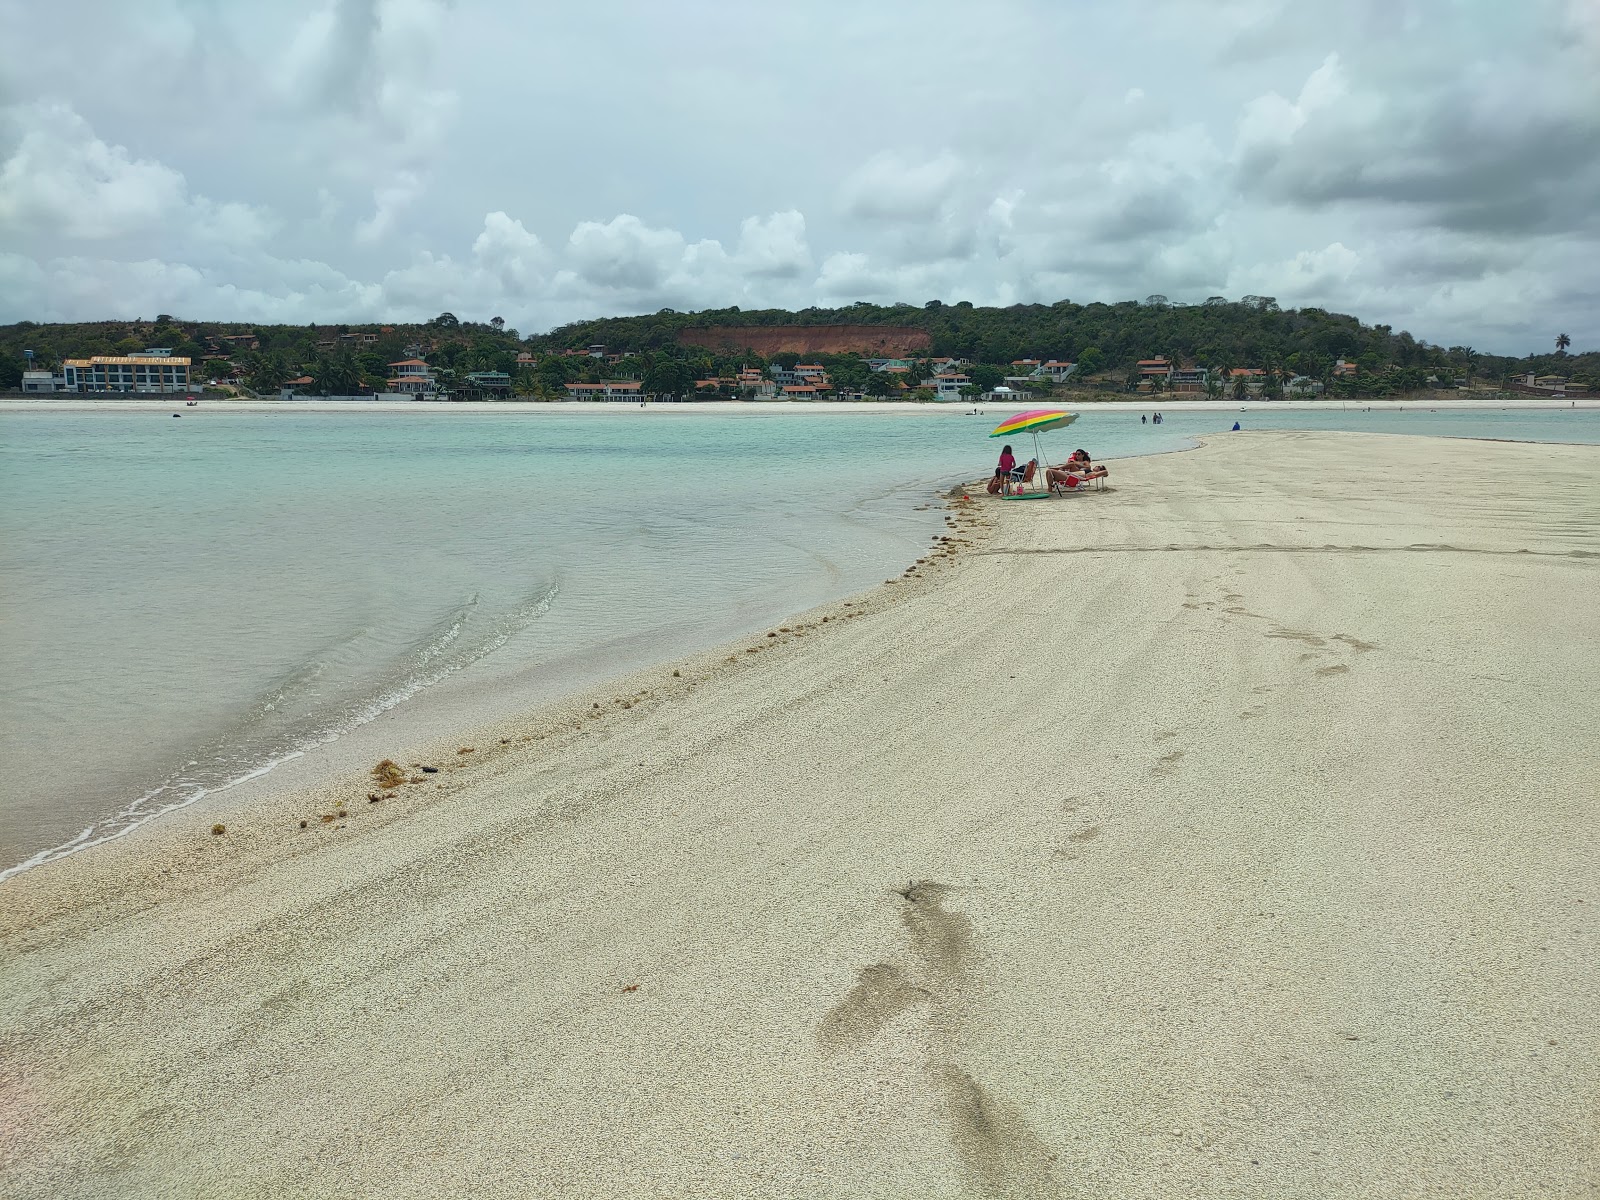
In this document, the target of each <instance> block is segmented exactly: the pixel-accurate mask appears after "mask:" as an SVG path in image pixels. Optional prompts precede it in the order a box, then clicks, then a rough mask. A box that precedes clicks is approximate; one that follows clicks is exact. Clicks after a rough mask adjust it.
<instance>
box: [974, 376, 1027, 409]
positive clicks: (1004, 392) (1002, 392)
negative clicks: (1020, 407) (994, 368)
mask: <svg viewBox="0 0 1600 1200" xmlns="http://www.w3.org/2000/svg"><path fill="white" fill-rule="evenodd" d="M1011 378H1012V379H1015V380H1016V381H1017V382H1018V383H1024V382H1026V381H1027V380H1029V379H1032V378H1033V377H1032V376H1031V375H1013V376H1012V377H1011ZM1032 398H1033V396H1032V394H1031V393H1029V392H1027V391H1024V390H1022V389H1020V388H1014V387H1011V386H1009V381H1007V383H1003V384H1001V385H1000V386H999V387H997V388H995V389H994V390H993V391H992V392H985V393H983V395H981V396H979V397H978V399H980V400H1004V401H1008V402H1016V403H1021V402H1022V401H1025V400H1031V399H1032Z"/></svg>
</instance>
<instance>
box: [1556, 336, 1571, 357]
mask: <svg viewBox="0 0 1600 1200" xmlns="http://www.w3.org/2000/svg"><path fill="white" fill-rule="evenodd" d="M1570 345H1572V339H1571V338H1569V337H1568V336H1567V335H1566V334H1564V333H1558V334H1556V353H1557V354H1565V353H1566V352H1567V347H1568V346H1570Z"/></svg>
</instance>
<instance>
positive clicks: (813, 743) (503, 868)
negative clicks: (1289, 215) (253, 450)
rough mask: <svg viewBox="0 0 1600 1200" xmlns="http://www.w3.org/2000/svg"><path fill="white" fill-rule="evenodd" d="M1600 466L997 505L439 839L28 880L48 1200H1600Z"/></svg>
mask: <svg viewBox="0 0 1600 1200" xmlns="http://www.w3.org/2000/svg"><path fill="white" fill-rule="evenodd" d="M1597 468H1600V449H1597V448H1592V447H1560V446H1530V445H1512V444H1490V443H1473V442H1464V441H1446V440H1422V439H1407V438H1390V437H1376V436H1362V435H1351V434H1299V433H1272V434H1246V435H1235V436H1231V437H1228V438H1225V439H1220V440H1218V441H1217V442H1215V443H1214V444H1212V445H1210V446H1207V447H1206V448H1203V449H1201V450H1198V451H1194V452H1192V453H1188V454H1175V455H1165V456H1161V457H1156V458H1150V459H1144V460H1139V461H1136V462H1131V463H1127V464H1122V465H1119V466H1117V467H1116V468H1115V469H1114V475H1113V480H1112V482H1113V483H1114V484H1115V485H1116V486H1115V488H1114V489H1110V490H1107V491H1106V492H1104V493H1102V494H1097V495H1089V496H1083V497H1073V498H1070V499H1064V500H1061V501H1049V502H1038V503H1026V504H1016V503H1012V504H1005V503H1001V502H999V501H994V500H989V499H987V498H985V499H983V500H981V501H980V502H978V503H977V504H975V505H973V506H972V507H973V508H974V509H975V510H976V516H974V517H972V518H970V519H963V523H962V525H961V532H959V533H957V535H956V536H958V537H961V538H964V539H966V540H967V541H969V542H970V543H971V545H968V546H963V547H961V548H959V550H958V552H957V553H956V554H955V556H954V557H953V558H950V559H941V560H939V562H938V564H937V565H934V566H930V567H927V568H924V569H923V571H922V572H921V573H920V574H921V576H922V577H921V578H917V579H913V580H910V581H908V582H905V583H901V584H898V585H896V586H894V587H888V588H883V589H880V590H879V591H878V592H876V593H874V594H872V595H871V596H869V597H865V598H862V599H860V600H858V601H857V602H855V603H854V604H852V605H849V606H845V605H839V606H835V607H833V608H830V609H828V610H824V613H819V614H812V615H810V616H808V617H807V618H805V619H804V621H803V622H802V623H801V624H802V625H803V629H802V631H801V632H790V633H787V634H783V635H781V636H779V637H777V638H771V639H768V638H759V639H753V640H752V641H750V642H749V643H746V644H744V645H741V646H740V647H737V648H735V649H734V650H732V651H728V652H725V653H724V652H719V653H718V654H716V655H711V656H707V657H706V658H705V659H703V660H697V661H695V662H692V663H687V664H679V667H678V669H679V670H680V671H681V675H680V676H679V677H677V678H674V677H673V676H672V674H671V671H672V668H670V667H668V668H657V669H655V670H653V671H651V672H647V673H645V675H643V676H641V677H639V678H638V679H636V680H634V681H631V682H630V683H628V684H626V685H624V686H619V687H616V688H613V689H610V690H609V691H608V692H606V693H605V694H604V697H603V702H604V705H605V707H604V710H603V711H604V715H603V716H599V717H595V718H592V719H585V715H584V714H585V713H586V712H588V711H592V710H590V709H589V707H588V706H589V704H590V703H591V702H593V701H594V700H600V699H602V697H600V696H596V697H591V698H586V699H585V700H583V701H581V702H574V703H572V704H570V705H567V706H565V707H564V708H562V709H559V710H554V711H551V712H548V713H544V714H540V715H538V716H536V717H533V718H530V719H529V720H528V721H526V722H524V723H523V724H521V725H519V726H508V727H506V728H503V729H500V730H496V731H494V732H493V733H479V734H477V735H474V739H473V740H471V741H466V742H462V743H460V744H461V745H475V746H476V747H477V750H476V752H475V753H474V754H471V755H455V754H453V753H449V752H448V751H449V750H452V749H454V747H429V748H426V749H425V750H423V749H418V748H414V747H408V746H396V747H395V748H394V752H395V757H397V758H401V759H402V760H403V761H405V762H411V761H431V762H433V763H439V764H444V766H445V769H444V770H442V771H441V772H440V773H439V774H438V775H430V776H427V777H426V778H427V780H428V783H427V784H426V785H418V786H408V787H405V788H402V789H400V793H399V797H398V798H397V799H393V800H385V801H383V802H382V803H379V804H368V803H367V802H366V799H365V795H366V793H367V791H369V790H370V787H371V785H370V782H368V781H359V780H358V781H353V782H351V783H350V784H348V785H347V786H346V788H345V790H344V791H343V792H342V793H340V794H339V795H337V796H336V795H325V796H320V797H313V796H302V797H294V798H285V799H280V800H278V801H270V802H263V803H261V804H259V805H258V806H256V807H254V808H252V809H251V810H250V811H249V812H247V813H245V814H238V813H235V814H232V815H231V816H230V828H229V831H228V833H227V834H226V835H225V836H222V837H212V836H210V835H209V833H208V832H207V827H208V825H209V822H210V819H211V818H210V817H209V816H208V815H207V814H203V813H200V812H198V811H197V810H191V811H190V812H188V813H185V814H180V815H177V816H175V817H174V818H173V819H171V820H170V821H166V822H158V823H156V824H154V825H152V826H148V827H146V828H145V829H144V830H142V831H141V832H139V833H137V834H135V835H134V836H132V837H130V838H128V839H126V840H125V841H123V842H120V843H117V844H115V845H112V846H109V847H105V848H103V849H102V850H100V851H97V852H95V853H92V854H85V855H80V856H76V857H74V858H69V859H66V860H63V861H62V862H60V863H57V864H54V865H52V866H50V867H47V868H43V869H40V870H36V871H32V872H28V873H26V874H24V875H22V876H20V877H18V878H17V879H15V880H13V881H11V882H9V883H7V884H6V885H5V886H4V887H3V888H0V910H3V911H0V962H3V977H0V997H3V1001H0V1003H3V1005H4V1009H3V1021H0V1030H3V1033H0V1037H3V1041H0V1049H3V1055H0V1064H3V1065H0V1072H3V1073H0V1193H3V1194H5V1195H7V1196H16V1197H45V1196H51V1197H54V1196H68V1195H70V1196H77V1197H100V1196H105V1197H112V1196H116V1197H128V1196H185V1197H189V1196H218V1197H224V1196H226V1197H236V1196H255V1195H261V1196H269V1195H270V1196H302V1195H303V1196H346V1195H349V1196H355V1195H383V1196H385V1197H390V1198H399V1197H435V1196H444V1195H474V1196H485V1195H508V1196H525V1195H571V1196H585V1197H587V1196H607V1197H617V1196H628V1197H633V1196H651V1197H656V1196H659V1197H679V1196H691V1195H696V1196H802V1197H832V1196H851V1197H869V1196H871V1197H879V1196H881V1197H907V1196H916V1197H944V1196H980V1195H997V1196H1069V1195H1070V1196H1104V1197H1118V1198H1120V1197H1142V1196H1150V1197H1175V1196H1219V1197H1220V1196H1230V1197H1232V1196H1248V1197H1263V1198H1266V1197H1283V1196H1307V1197H1310V1196H1316V1197H1325V1196H1335V1197H1352V1198H1354V1197H1374V1196H1381V1197H1410V1196H1418V1195H1424V1194H1428V1195H1447V1196H1481V1197H1513V1196H1534V1195H1538V1196H1558V1197H1574V1196H1585V1195H1591V1194H1594V1192H1595V1190H1596V1188H1597V1187H1600V1166H1597V1160H1600V1134H1597V1130H1600V1033H1597V1030H1600V919H1597V910H1600V872H1597V868H1596V865H1595V864H1596V862H1597V852H1600V831H1597V826H1596V820H1595V812H1594V797H1595V795H1596V794H1597V793H1600V755H1597V752H1596V739H1595V736H1594V729H1595V723H1596V717H1597V715H1600V714H1597V711H1596V710H1597V707H1600V704H1597V700H1596V695H1597V691H1600V688H1597V684H1600V669H1597V668H1600V605H1597V604H1596V602H1595V596H1596V595H1597V584H1600V534H1597V527H1600V483H1597V479H1600V474H1597ZM854 614H860V615H854ZM822 615H827V616H829V617H830V620H829V621H827V622H826V623H825V624H823V623H821V616H822ZM791 628H797V626H791ZM749 647H755V648H757V649H758V651H759V652H758V653H754V654H749V653H744V652H743V651H744V650H745V649H747V648H749ZM725 658H731V659H733V660H734V661H732V662H728V661H724V660H725ZM622 698H627V699H629V701H630V702H631V703H632V707H630V708H627V709H624V708H623V707H622V705H621V704H619V703H616V702H615V701H617V700H619V699H622ZM501 737H505V738H509V739H511V740H510V742H509V744H507V745H502V744H501V743H500V740H499V739H500V738H501ZM424 754H426V757H424ZM462 763H466V764H470V765H468V766H459V765H457V764H462ZM439 781H443V786H442V788H441V787H436V786H435V784H436V783H438V782H439ZM340 796H342V797H343V800H344V802H345V803H346V804H347V805H348V809H347V811H348V813H349V815H348V817H347V818H344V819H340V820H335V821H333V822H330V823H328V824H326V825H324V824H322V823H321V822H320V821H319V820H317V814H318V813H320V812H332V811H336V809H335V806H336V805H337V804H338V803H339V799H340ZM301 817H307V818H309V820H310V823H311V828H310V829H308V830H307V831H305V832H301V831H300V830H299V828H298V820H299V819H300V818H301ZM635 985H636V990H634V989H635Z"/></svg>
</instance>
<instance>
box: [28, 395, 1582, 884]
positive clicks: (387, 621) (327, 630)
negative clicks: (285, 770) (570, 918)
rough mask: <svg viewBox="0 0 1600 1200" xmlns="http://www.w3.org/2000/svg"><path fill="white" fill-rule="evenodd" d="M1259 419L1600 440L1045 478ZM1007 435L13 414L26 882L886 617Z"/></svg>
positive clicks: (1484, 429) (1530, 432) (548, 416)
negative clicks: (374, 730) (377, 761)
mask: <svg viewBox="0 0 1600 1200" xmlns="http://www.w3.org/2000/svg"><path fill="white" fill-rule="evenodd" d="M1236 418H1237V419H1239V420H1241V421H1242V422H1243V423H1244V424H1245V425H1246V426H1247V427H1248V428H1252V429H1261V428H1305V429H1365V430H1375V431H1380V432H1393V433H1432V434H1442V435H1458V436H1478V437H1511V438H1526V439H1533V440H1549V441H1587V442H1600V413H1594V412H1562V411H1555V412H1509V413H1501V412H1453V411H1452V412H1441V413H1428V412H1425V411H1419V410H1408V411H1404V412H1399V411H1395V410H1393V409H1383V410H1379V411H1377V412H1373V413H1365V412H1360V411H1355V410H1351V411H1348V412H1284V413H1260V412H1252V413H1246V414H1239V413H1237V412H1233V411H1226V410H1221V411H1214V412H1204V413H1173V414H1172V415H1171V416H1169V417H1168V418H1167V420H1166V422H1165V423H1164V424H1163V425H1160V426H1150V425H1144V426H1141V425H1140V424H1139V423H1138V416H1137V414H1133V415H1130V414H1127V413H1120V412H1118V413H1108V412H1100V413H1095V412H1090V413H1088V414H1086V415H1085V416H1084V417H1083V418H1081V419H1080V421H1079V422H1078V423H1077V424H1076V425H1075V426H1074V427H1073V428H1072V429H1071V430H1069V431H1063V432H1061V433H1058V434H1054V435H1049V440H1048V441H1047V443H1046V449H1047V451H1048V452H1049V453H1050V455H1051V456H1052V457H1064V455H1065V452H1066V451H1067V450H1068V449H1070V448H1072V447H1074V446H1086V447H1088V448H1089V449H1090V450H1091V451H1092V452H1093V453H1094V454H1095V457H1096V458H1117V457H1122V456H1127V455H1132V454H1139V453H1152V452H1157V451H1162V450H1172V449H1179V448H1182V447H1183V446H1186V445H1189V444H1191V441H1192V438H1193V437H1194V436H1195V435H1198V434H1202V433H1208V432H1214V431H1217V430H1219V429H1226V428H1227V427H1228V425H1230V424H1231V423H1232V421H1233V420H1234V419H1236ZM992 420H993V417H992V416H989V417H977V416H967V415H964V414H963V413H962V412H960V411H950V410H939V411H933V412H928V413H912V414H878V413H860V412H848V411H845V412H839V413H805V414H792V415H791V414H768V413H737V412H731V413H729V414H728V415H726V416H724V415H721V414H717V415H704V414H691V413H682V412H674V411H673V410H671V409H662V408H655V409H651V410H646V411H640V410H634V409H629V410H626V411H619V412H617V413H614V414H613V413H604V414H588V413H571V412H564V411H561V410H560V409H555V410H548V411H544V410H541V411H537V412H533V413H527V412H517V413H513V414H508V415H504V416H502V415H500V414H498V413H496V414H467V413H418V414H411V413H399V414H394V413H372V414H344V413H340V414H317V413H271V414H248V413H229V412H226V411H219V410H217V409H214V408H205V409H201V410H199V411H191V412H189V413H186V414H185V419H184V420H181V421H174V420H172V419H171V417H170V416H168V415H167V414H166V413H134V412H128V413H121V412H94V413H67V414H63V413H7V414H5V415H3V416H0V622H3V623H0V739H3V741H0V753H3V754H4V755H5V762H6V771H5V772H4V774H3V775H0V877H3V874H4V873H8V872H6V871H5V870H4V869H5V868H11V867H13V866H14V865H15V864H20V863H23V862H25V861H29V860H34V861H42V860H43V859H44V858H48V857H50V856H51V855H52V854H54V853H59V852H61V851H63V850H66V849H70V848H73V847H81V846H83V845H86V844H90V843H93V842H95V841H98V840H101V839H103V838H105V837H109V836H115V835H117V834H118V833H119V832H122V831H125V830H126V829H127V828H130V827H131V826H132V825H134V824H136V823H138V822H139V821H141V820H143V819H146V818H148V817H149V816H151V815H154V814H158V813H159V812H160V811H162V810H163V809H165V808H168V807H171V806H173V805H181V804H186V803H190V802H192V801H194V800H196V799H200V798H203V797H204V796H206V795H207V794H210V793H212V792H214V791H216V790H217V789H219V788H222V787H225V786H227V785H229V784H230V783H231V782H235V781H238V780H240V779H242V778H246V777H249V776H252V775H254V774H257V773H259V772H261V771H263V770H265V769H268V768H269V767H270V766H271V765H272V764H274V763H276V762H280V761H282V760H283V759H285V757H287V756H292V755H297V754H300V753H304V752H306V751H309V750H312V749H314V748H315V747H316V746H318V745H319V744H323V743H326V742H327V741H328V740H330V739H332V738H336V737H338V736H340V735H341V734H342V733H345V732H348V731H349V730H351V729H353V728H355V727H356V726H358V725H360V724H362V723H363V722H365V721H368V720H371V719H372V718H373V717H374V716H376V715H378V714H380V713H383V712H386V711H391V710H395V709H398V708H401V707H402V706H404V705H406V704H407V703H408V701H411V700H412V699H413V698H415V697H417V696H418V695H419V694H420V693H422V692H425V691H427V690H428V689H430V688H433V687H435V686H437V685H439V684H441V683H442V682H444V681H447V680H453V679H459V678H463V677H469V676H470V677H471V678H474V679H476V680H479V681H485V682H491V683H492V682H493V681H495V680H497V679H506V680H509V679H511V678H513V677H515V678H517V679H518V680H521V681H524V683H523V684H521V685H519V686H521V687H522V688H523V691H524V692H526V691H527V690H528V689H527V686H526V682H525V681H526V680H528V679H529V678H532V679H535V680H536V681H538V684H539V686H538V687H537V688H536V689H535V691H537V692H538V693H539V694H543V695H548V694H555V693H558V692H559V691H561V690H562V688H563V686H564V685H565V684H566V682H567V678H568V676H569V675H570V676H572V677H573V678H574V679H576V678H577V677H578V675H582V676H583V678H585V679H587V678H592V677H593V676H594V675H595V674H596V673H601V674H603V673H604V672H605V671H606V670H607V668H608V666H609V665H611V664H622V663H624V662H625V661H632V660H636V659H637V658H638V656H639V655H640V654H641V653H643V654H644V655H645V656H647V657H648V656H649V655H652V654H653V655H655V656H656V657H658V658H664V657H671V656H674V655H677V654H681V653H686V652H688V651H691V650H694V649H699V648H703V647H706V646H710V645H714V644H716V643H717V642H720V641H723V640H726V639H727V638H728V637H731V636H734V635H736V634H738V633H740V632H744V631H747V630H750V629H754V628H758V627H760V626H761V625H763V624H765V623H766V622H769V621H772V620H775V619H777V618H778V617H780V616H782V615H783V614H785V613H788V612H793V611H796V610H798V609H802V608H806V607H809V606H811V605H813V604H817V603H821V602H822V601H824V600H827V599H830V598H834V597H837V596H841V595H845V594H848V593H851V592H854V591H859V590H860V589H862V588H864V587H866V586H869V585H871V584H873V583H876V582H878V581H879V580H881V579H882V578H884V577H885V576H886V575H892V574H895V573H897V572H898V571H899V569H900V568H901V567H902V566H903V565H904V564H905V563H906V562H907V561H908V560H909V559H911V558H914V557H916V556H917V555H918V554H919V553H920V552H921V550H922V548H923V547H924V546H925V545H926V542H927V539H928V536H929V534H930V533H932V532H933V531H934V529H935V528H936V527H937V526H938V523H939V514H938V512H937V511H934V510H929V509H927V507H926V505H927V503H928V501H929V499H930V497H931V494H932V491H933V489H935V488H942V487H946V486H948V485H949V484H950V483H952V482H954V481H956V480H958V479H963V478H972V477H974V476H976V475H979V474H984V473H986V472H987V471H988V469H989V467H990V465H991V464H992V462H993V460H994V457H995V455H996V452H997V450H998V445H997V444H996V443H993V442H990V441H989V440H988V439H987V438H986V436H985V435H986V434H987V432H988V429H989V427H990V422H991V421H992ZM1017 450H1018V452H1019V453H1018V456H1019V458H1026V457H1028V456H1029V454H1030V453H1031V441H1026V440H1021V439H1019V442H1018V444H1017ZM641 648H642V649H641ZM574 664H581V668H582V669H581V671H580V670H579V669H578V667H575V665H574ZM530 694H531V693H530ZM515 699H516V697H509V700H511V701H514V700H515ZM508 702H509V701H508Z"/></svg>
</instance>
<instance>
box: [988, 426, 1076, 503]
mask: <svg viewBox="0 0 1600 1200" xmlns="http://www.w3.org/2000/svg"><path fill="white" fill-rule="evenodd" d="M1077 419H1078V414H1077V413H1071V412H1067V411H1066V410H1065V409H1060V408H1034V409H1030V410H1029V411H1027V412H1020V413H1018V414H1017V415H1016V416H1014V417H1007V418H1006V419H1005V420H1004V421H1001V422H1000V424H998V425H996V426H995V427H994V432H993V433H991V434H990V435H989V436H990V437H992V438H997V437H1010V436H1012V435H1013V434H1017V433H1027V434H1031V435H1033V456H1034V458H1035V459H1037V460H1038V462H1039V473H1038V475H1037V476H1035V478H1037V479H1040V480H1042V479H1043V478H1044V471H1045V466H1046V462H1045V457H1044V451H1043V450H1042V449H1041V448H1040V446H1039V435H1040V434H1041V433H1044V432H1045V431H1046V430H1049V429H1064V428H1066V427H1067V426H1068V425H1071V424H1072V423H1073V422H1074V421H1076V420H1077ZM1048 491H1049V489H1048V488H1047V489H1045V494H1048Z"/></svg>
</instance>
